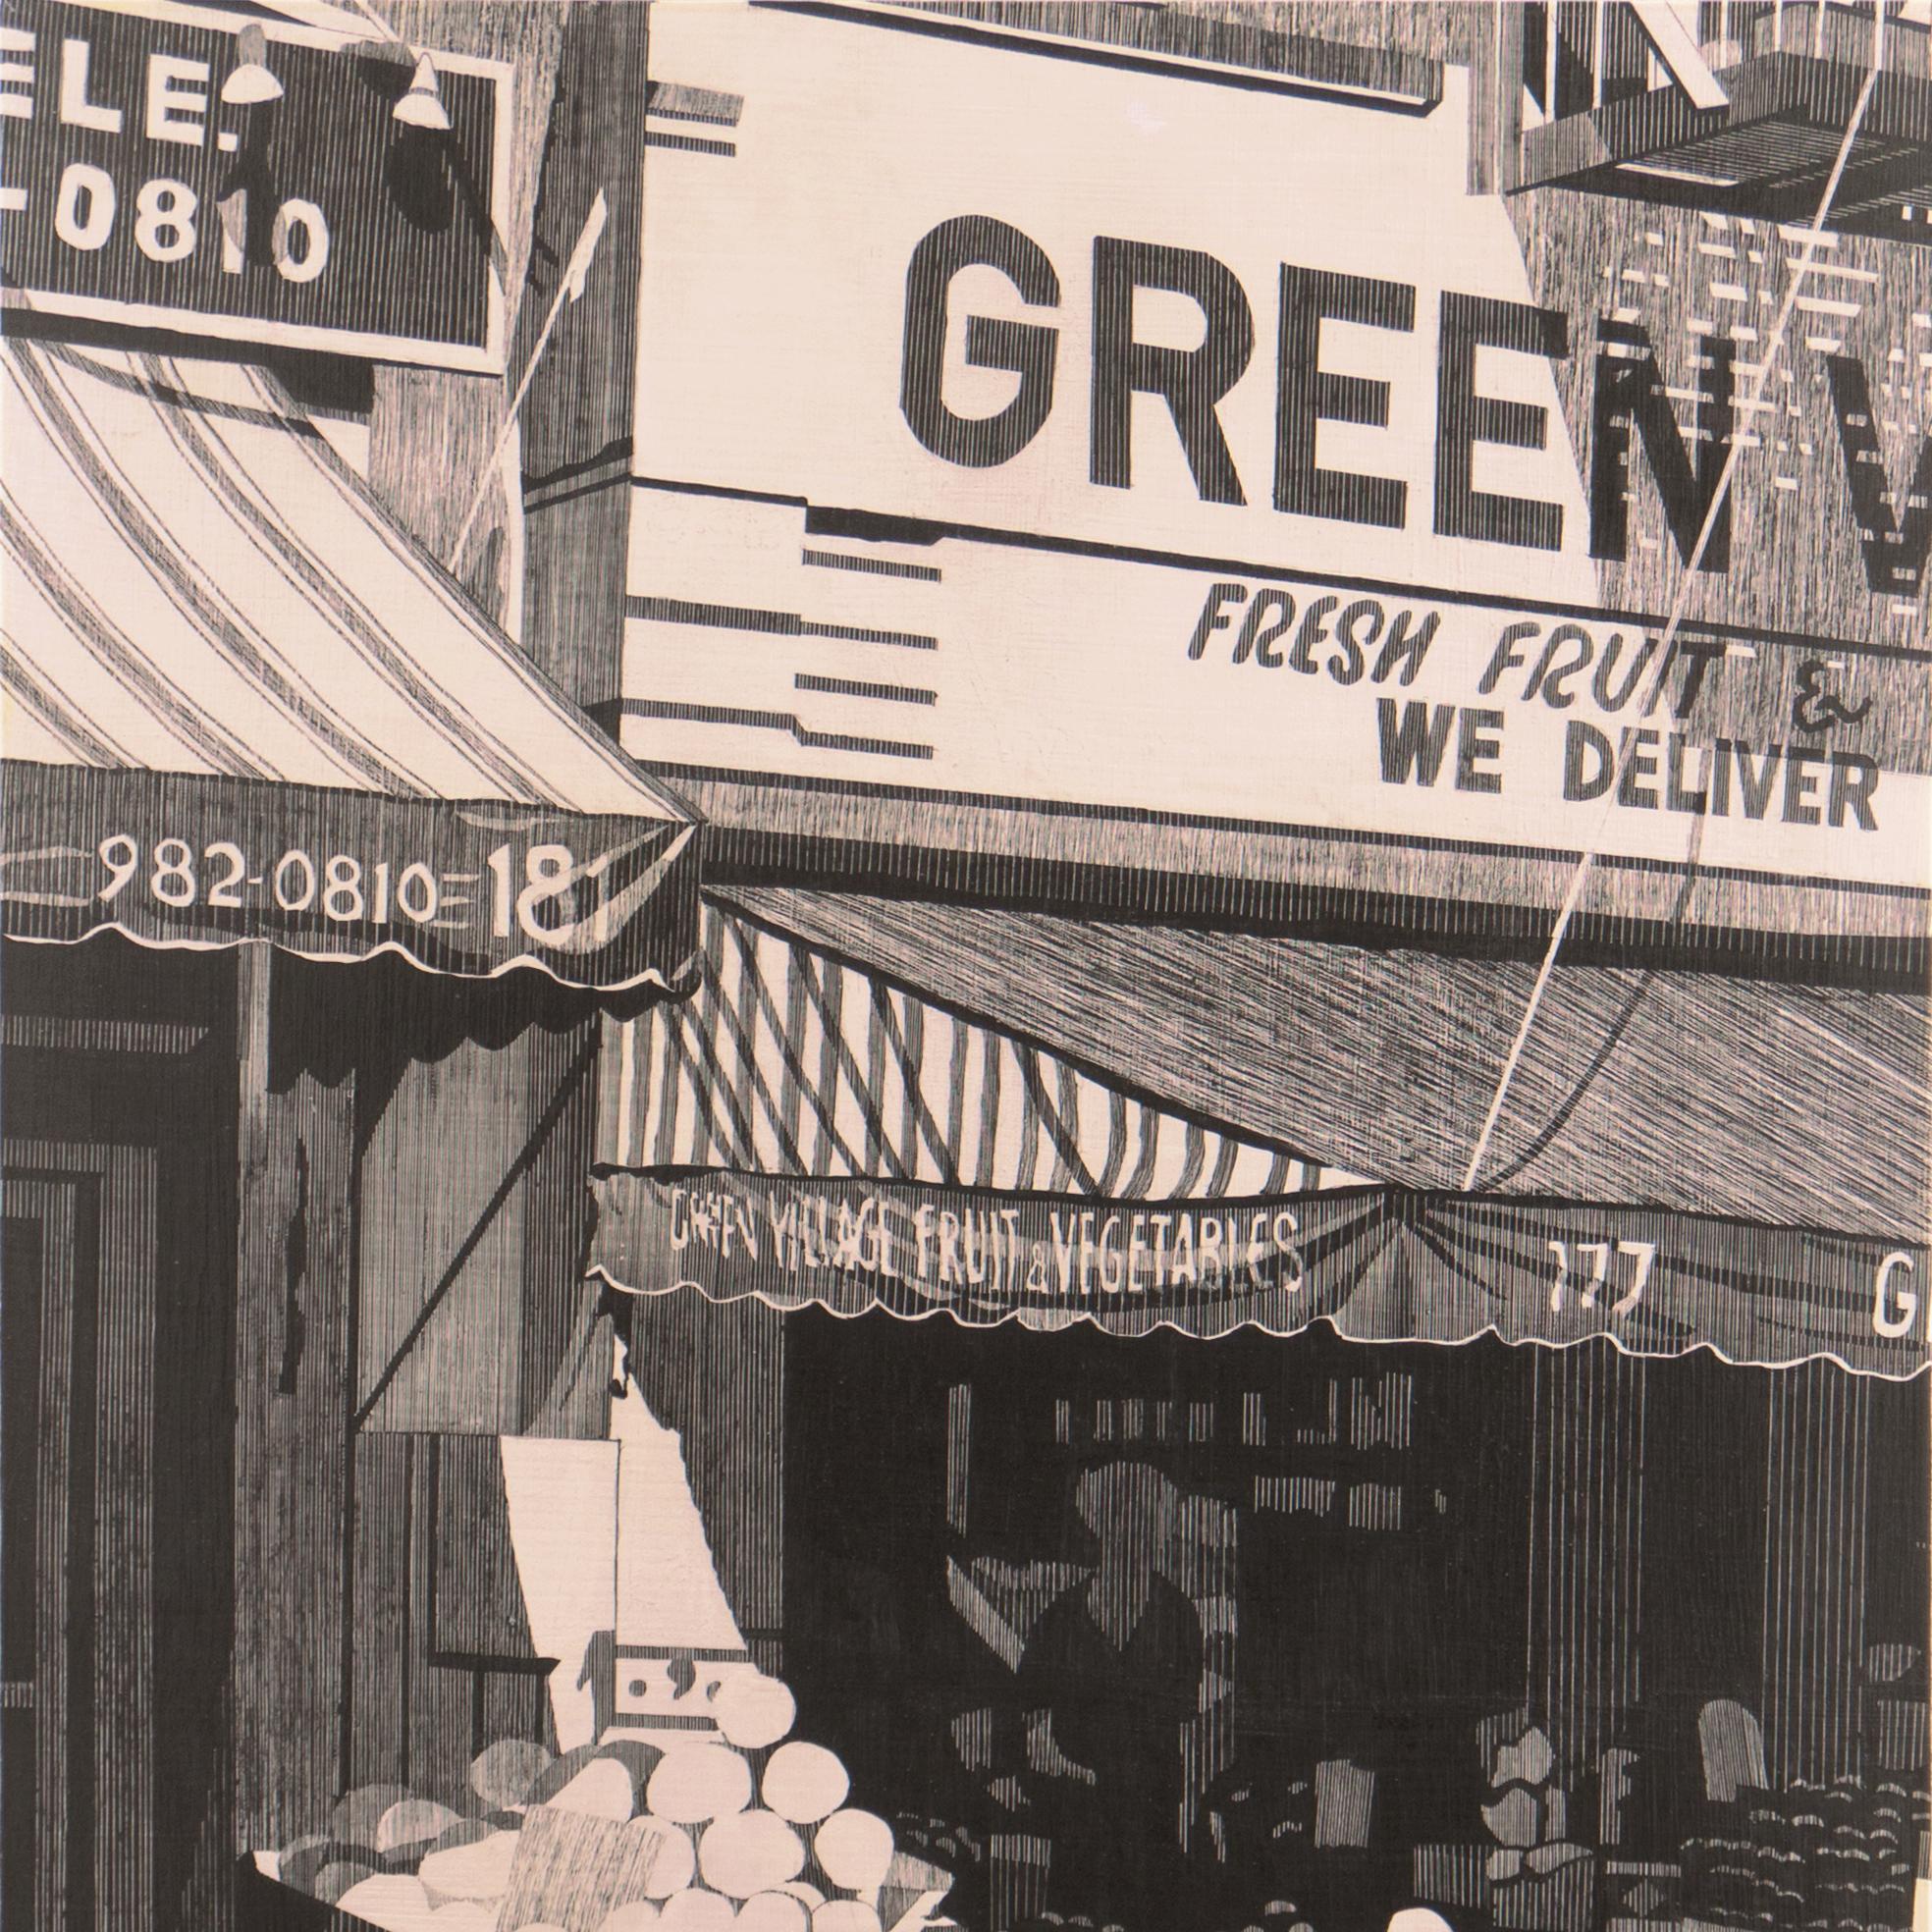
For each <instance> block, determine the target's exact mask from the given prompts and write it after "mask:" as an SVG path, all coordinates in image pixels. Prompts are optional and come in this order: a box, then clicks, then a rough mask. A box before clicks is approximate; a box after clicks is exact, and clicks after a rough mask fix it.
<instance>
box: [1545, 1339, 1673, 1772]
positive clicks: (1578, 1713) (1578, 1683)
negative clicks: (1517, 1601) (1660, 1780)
mask: <svg viewBox="0 0 1932 1932" xmlns="http://www.w3.org/2000/svg"><path fill="white" fill-rule="evenodd" d="M1648 1372H1649V1369H1648V1365H1647V1364H1645V1363H1644V1362H1642V1361H1640V1360H1638V1359H1637V1358H1635V1357H1632V1356H1627V1355H1625V1354H1623V1353H1622V1352H1621V1351H1619V1350H1616V1349H1612V1348H1608V1347H1600V1346H1597V1345H1595V1344H1588V1345H1585V1346H1583V1347H1582V1348H1569V1349H1538V1350H1537V1351H1536V1361H1535V1369H1534V1377H1535V1380H1534V1390H1535V1394H1534V1408H1533V1420H1532V1422H1531V1446H1530V1471H1531V1475H1530V1498H1529V1696H1530V1702H1531V1714H1532V1716H1533V1717H1534V1718H1535V1719H1536V1721H1537V1722H1539V1723H1540V1724H1542V1725H1543V1727H1544V1728H1545V1729H1546V1730H1547V1731H1548V1733H1549V1736H1550V1740H1551V1742H1552V1743H1553V1744H1554V1745H1555V1746H1556V1751H1557V1756H1558V1758H1559V1761H1561V1762H1563V1763H1565V1764H1570V1765H1583V1764H1587V1763H1590V1762H1593V1761H1594V1759H1595V1757H1596V1755H1597V1753H1598V1752H1599V1751H1600V1750H1601V1749H1602V1748H1603V1746H1604V1745H1605V1744H1610V1743H1612V1742H1613V1741H1614V1740H1615V1738H1616V1736H1617V1733H1618V1726H1619V1722H1620V1720H1621V1719H1622V1718H1623V1717H1624V1716H1625V1714H1626V1713H1627V1712H1629V1711H1630V1710H1632V1709H1633V1708H1634V1707H1635V1706H1636V1704H1637V1698H1638V1694H1639V1690H1640V1687H1639V1684H1638V1675H1637V1658H1638V1655H1639V1638H1640V1634H1641V1623H1642V1615H1643V1604H1642V1588H1641V1577H1642V1567H1643V1550H1642V1541H1643V1423H1644V1392H1645V1377H1646V1376H1647V1374H1648Z"/></svg>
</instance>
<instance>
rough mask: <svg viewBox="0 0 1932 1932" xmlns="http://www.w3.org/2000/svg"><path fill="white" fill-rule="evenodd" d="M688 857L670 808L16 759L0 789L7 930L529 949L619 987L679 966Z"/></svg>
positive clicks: (0, 866)
mask: <svg viewBox="0 0 1932 1932" xmlns="http://www.w3.org/2000/svg"><path fill="white" fill-rule="evenodd" d="M691 859H692V837H691V832H690V829H689V828H688V827H684V826H663V825H652V824H645V823H643V822H640V821H638V820H634V819H621V818H601V817H583V816H579V815H576V814H571V813H560V812H553V811H545V810H542V809H540V808H534V807H526V806H519V805H512V804H505V803H494V802H476V803H469V804H457V803H449V802H444V801H441V800H431V799H421V798H398V797H390V796H382V795H377V794H373V793H367V792H352V791H323V790H316V789H311V788H309V787H306V786H298V785H286V784H280V783H263V782H249V781H247V780H242V779H232V778H206V777H198V776H195V777H176V776H172V775H169V774H165V773H149V772H102V771H95V770H91V769H83V768H79V767H71V766H44V765H41V766H20V765H16V766H12V767H10V768H9V774H8V783H7V785H6V788H5V797H4V801H0V918H4V923H5V931H6V933H7V936H8V937H9V938H12V939H56V940H74V939H84V938H85V937H86V936H87V935H88V934H89V933H92V932H97V931H100V930H103V929H106V928H113V929H115V930H118V931H121V932H125V933H128V934H130V935H132V936H133V937H134V938H135V939H142V940H147V941H150V942H157V943H167V944H175V945H179V944H190V945H194V944H199V945H211V946H219V945H232V944H235V943H236V942H237V941H239V940H242V939H269V940H273V941H274V942H275V943H276V944H278V945H281V946H284V947H286V948H288V949H289V950H290V951H293V952H299V953H304V954H308V955H310V956H313V957H317V958H331V957H345V956H346V957H361V956H363V955H365V954H368V953H372V952H379V951H386V950H395V951H400V952H403V953H405V954H406V955H408V956H409V957H410V958H412V959H414V960H415V961H416V962H417V963H418V964H420V965H424V966H429V967H434V968H436V969H437V970H439V971H443V972H450V973H463V974H475V975H483V974H490V973H495V972H498V971H501V970H502V969H503V968H505V967H507V966H511V965H534V966H538V967H541V968H542V969H543V970H545V971H546V972H548V973H550V974H551V975H552V976H553V977H554V978H556V979H559V980H563V981H565V982H567V983H568V984H570V985H574V986H596V987H617V986H625V985H629V984H632V983H634V982H636V981H640V980H642V979H644V978H646V977H647V976H648V975H650V974H652V973H656V974H657V975H658V976H659V977H660V978H662V979H666V980H670V979H673V978H676V977H677V976H678V975H679V974H680V973H681V972H683V971H685V970H686V969H687V968H688V966H689V963H690V957H689V956H690V954H691V951H692V948H693V946H694V945H695V943H696V940H695V930H696V903H695V900H696V895H695V892H694V891H693V890H691V889H689V887H690V886H691V882H692V878H693V874H692V872H691ZM674 875H675V876H676V882H677V883H676V884H675V885H673V883H672V882H673V876H674Z"/></svg>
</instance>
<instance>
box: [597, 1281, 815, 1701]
mask: <svg viewBox="0 0 1932 1932" xmlns="http://www.w3.org/2000/svg"><path fill="white" fill-rule="evenodd" d="M632 1319H633V1328H632V1343H631V1361H632V1367H633V1368H634V1371H635V1373H636V1376H637V1381H638V1386H639V1388H640V1389H641V1390H642V1391H643V1394H644V1399H645V1400H646V1401H647V1402H648V1403H649V1404H650V1407H651V1413H652V1414H653V1415H654V1416H656V1417H657V1419H658V1420H659V1422H662V1423H663V1424H664V1426H665V1427H666V1428H669V1429H672V1430H674V1431H675V1432H676V1433H677V1434H678V1435H679V1436H680V1437H681V1438H682V1444H683V1455H684V1467H685V1471H686V1474H687V1475H688V1476H689V1477H690V1483H691V1495H692V1500H693V1501H694V1502H695V1503H696V1504H697V1506H698V1512H699V1514H700V1515H701V1516H702V1517H703V1519H704V1526H705V1534H706V1536H707V1538H708V1539H709V1541H710V1544H711V1553H712V1558H713V1561H714V1563H715V1564H716V1566H717V1571H718V1582H719V1585H720V1587H721V1588H722V1589H723V1590H724V1592H725V1601H726V1602H727V1603H728V1604H729V1605H730V1607H731V1614H732V1616H733V1617H734V1618H735V1619H736V1621H737V1625H738V1628H739V1630H740V1631H742V1632H743V1633H744V1636H745V1637H746V1640H747V1641H748V1642H751V1643H753V1644H754V1646H756V1645H757V1644H758V1643H759V1642H761V1641H764V1640H767V1639H770V1638H773V1637H776V1634H777V1633H778V1629H779V1627H780V1625H781V1624H782V1623H783V1621H784V1505H783V1488H784V1460H783V1447H784V1438H783V1431H782V1427H781V1421H782V1417H781V1397H782V1389H783V1375H784V1317H783V1316H782V1315H779V1314H778V1312H777V1311H776V1310H774V1309H769V1308H767V1307H766V1306H765V1305H764V1304H763V1303H762V1302H759V1301H756V1300H753V1299H746V1300H744V1301H740V1302H731V1303H728V1304H720V1303H716V1302H712V1301H710V1300H708V1299H707V1298H706V1297H704V1296H702V1295H694V1294H677V1295H654V1296H651V1297H649V1298H647V1299H645V1300H643V1301H641V1302H640V1303H639V1304H638V1306H637V1309H636V1312H635V1315H633V1317H632ZM760 1661H761V1662H762V1663H765V1664H766V1667H767V1668H772V1667H774V1666H773V1663H772V1660H770V1659H767V1658H764V1657H761V1659H760Z"/></svg>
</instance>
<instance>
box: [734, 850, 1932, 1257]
mask: <svg viewBox="0 0 1932 1932" xmlns="http://www.w3.org/2000/svg"><path fill="white" fill-rule="evenodd" d="M715 896H723V897H724V901H725V903H727V904H729V905H730V906H733V907H736V908H739V909H741V910H742V911H744V912H745V913H747V914H749V915H750V916H751V917H753V918H754V919H756V920H757V921H758V922H759V923H760V924H761V925H765V926H768V927H770V928H771V929H772V930H774V931H777V932H781V933H784V934H788V935H791V936H793V937H795V938H796V939H799V940H801V941H802V942H804V943H806V944H809V945H812V946H816V947H819V948H821V949H823V950H825V951H827V952H829V953H832V954H834V955H836V956H839V957H841V958H845V959H848V960H855V961H859V962H863V963H864V964H865V965H867V966H868V967H869V968H870V969H871V970H873V971H875V972H879V973H882V974H885V975H886V976H887V977H889V978H890V979H891V980H893V981H894V982H895V983H897V984H899V985H902V986H906V987H910V988H912V989H915V990H917V991H918V992H920V993H923V994H925V995H927V996H929V997H934V998H938V999H940V1000H942V1001H945V1002H947V1003H949V1004H951V1005H953V1006H955V1007H956V1008H958V1009H961V1010H963V1011H965V1012H968V1013H975V1014H997V1015H998V1016H999V1019H1000V1020H1001V1022H1002V1023H1003V1024H1004V1025H1006V1026H1008V1027H1010V1028H1012V1029H1013V1030H1014V1031H1015V1032H1017V1033H1020V1034H1023V1035H1025V1036H1027V1037H1029V1038H1030V1039H1033V1040H1035V1041H1038V1042H1040V1043H1042V1044H1043V1045H1045V1046H1047V1047H1050V1048H1052V1049H1053V1050H1055V1051H1058V1052H1061V1053H1065V1054H1067V1055H1069V1056H1071V1057H1073V1058H1076V1059H1078V1060H1080V1061H1081V1062H1083V1063H1084V1064H1086V1065H1088V1066H1090V1067H1094V1068H1098V1069H1102V1070H1105V1072H1106V1073H1107V1074H1108V1075H1109V1076H1110V1077H1112V1078H1115V1079H1118V1080H1120V1081H1122V1082H1124V1083H1131V1084H1134V1085H1137V1086H1138V1087H1140V1088H1142V1089H1144V1090H1146V1091H1149V1092H1152V1093H1154V1094H1157V1095H1159V1096H1161V1097H1163V1098H1164V1099H1165V1100H1168V1101H1169V1102H1170V1103H1172V1104H1174V1105H1176V1106H1180V1107H1188V1108H1195V1109H1198V1110H1200V1111H1202V1112H1204V1113H1207V1114H1210V1115H1212V1116H1213V1117H1214V1118H1216V1119H1220V1120H1224V1121H1232V1122H1236V1123H1239V1125H1240V1127H1241V1128H1242V1129H1243V1130H1245V1131H1247V1132H1249V1133H1251V1134H1254V1135H1256V1136H1258V1137H1263V1138H1269V1139H1276V1138H1278V1139H1281V1140H1283V1141H1286V1142H1287V1143H1289V1144H1290V1145H1292V1146H1293V1147H1294V1148H1296V1149H1297V1151H1298V1152H1302V1153H1304V1154H1307V1156H1308V1157H1309V1158H1311V1159H1313V1160H1316V1161H1319V1162H1321V1163H1323V1164H1324V1165H1328V1166H1335V1167H1340V1168H1344V1169H1347V1170H1350V1171H1352V1172H1353V1173H1355V1174H1358V1175H1367V1176H1372V1177H1373V1178H1375V1179H1377V1180H1381V1181H1386V1182H1390V1183H1393V1184H1395V1185H1399V1186H1401V1187H1404V1188H1408V1189H1414V1190H1422V1191H1431V1190H1460V1189H1461V1188H1462V1187H1463V1185H1464V1181H1465V1177H1466V1173H1467V1168H1468V1163H1469V1160H1470V1157H1471V1155H1472V1153H1473V1151H1474V1150H1475V1148H1476V1143H1477V1140H1478V1137H1479V1135H1480V1131H1481V1125H1482V1121H1483V1117H1484V1114H1485V1112H1486V1111H1487V1108H1488V1105H1489V1102H1490V1100H1491V1097H1492V1096H1493V1094H1494V1092H1495V1089H1496V1084H1497V1079H1498V1076H1499V1074H1500V1072H1501V1070H1502V1067H1503V1065H1504V1062H1505V1060H1506V1058H1507V1056H1508V1053H1509V1050H1510V1045H1511V1042H1512V1040H1513V1039H1514V1037H1515V1034H1516V1030H1517V1026H1518V1023H1519V1021H1520V1020H1521V1019H1522V1017H1523V1013H1524V1010H1525V1004H1526V1002H1527V1001H1528V999H1529V993H1530V989H1531V985H1532V983H1533V982H1534V979H1535V976H1536V964H1535V962H1534V961H1533V960H1521V959H1484V958H1471V957H1467V956H1455V955H1450V954H1447V953H1441V952H1428V951H1423V950H1421V949H1412V948H1376V947H1368V946H1362V945H1345V944H1339V943H1328V942H1322V941H1317V940H1310V939H1275V938H1259V937H1254V936H1249V935H1241V934H1230V933H1217V932H1201V931H1182V930H1178V929H1175V928H1171V927H1152V926H1128V925H1122V924H1114V923H1103V922H1100V921H1093V920H1074V919H1063V918H1054V917H1049V916H1047V915H1045V914H1036V913H1026V912H1013V911H1003V910H997V909H992V908H985V907H972V906H959V905H944V904H935V903H915V902H912V901H909V900H890V899H884V898H878V897H865V896H861V895H859V894H853V893H833V892H817V891H793V890H778V889H754V888H750V887H745V888H739V887H732V888H731V889H730V891H729V892H728V894H727V895H715ZM1929 1048H1932V1029H1929V1028H1928V1011H1927V1006H1926V1002H1925V1000H1924V999H1923V998H1922V997H1921V996H1919V995H1917V994H1915V993H1890V992H1879V991H1873V990H1869V989H1866V988H1861V987H1856V986H1804V985H1790V984H1779V983H1774V982H1768V981H1763V980H1752V979H1746V978H1744V977H1742V976H1736V977H1734V976H1730V975H1726V974H1722V973H1714V972H1685V971H1669V970H1664V969H1657V968H1651V969H1638V968H1635V967H1620V966H1603V965H1574V966H1573V965H1567V964H1563V963H1559V964H1558V965H1557V967H1556V969H1555V971H1554V973H1553V975H1552V979H1551V983H1550V986H1549V988H1548V990H1547V992H1546V993H1545V996H1544V998H1543V1001H1542V1005H1541V1008H1540V1011H1539V1014H1538V1017H1537V1020H1536V1024H1535V1026H1534V1028H1533V1029H1532V1031H1531V1033H1530V1035H1529V1041H1528V1044H1527V1046H1526V1047H1525V1050H1524V1053H1523V1057H1522V1060H1521V1063H1520V1065H1519V1066H1518V1068H1517V1070H1516V1073H1515V1076H1514V1079H1513V1080H1512V1082H1511V1085H1510V1088H1509V1093H1508V1097H1507V1102H1506V1104H1505V1106H1504V1108H1503V1111H1502V1115H1501V1118H1500V1120H1499V1121H1498V1123H1497V1127H1496V1131H1495V1133H1494V1135H1493V1137H1492V1138H1491V1141H1490V1144H1489V1151H1488V1153H1487V1154H1486V1155H1485V1157H1484V1159H1483V1162H1482V1166H1481V1170H1480V1172H1479V1173H1478V1174H1477V1175H1476V1188H1477V1189H1478V1190H1479V1191H1481V1192H1483V1193H1485V1194H1510V1195H1522V1196H1529V1197H1541V1198H1555V1199H1564V1200H1583V1201H1602V1202H1616V1203H1623V1204H1627V1205H1631V1206H1641V1207H1665V1208H1674V1209H1679V1210H1683V1211H1686V1212H1690V1213H1698V1214H1715V1215H1721V1216H1725V1217H1729V1218H1733V1219H1738V1220H1748V1221H1757V1222H1764V1223H1767V1224H1770V1225H1774V1226H1787V1227H1817V1228H1835V1229H1841V1230H1845V1231H1847V1232H1851V1233H1858V1234H1865V1235H1870V1236H1872V1237H1874V1238H1879V1239H1885V1240H1888V1241H1893V1240H1898V1241H1904V1242H1905V1243H1906V1244H1908V1245H1909V1244H1911V1243H1916V1242H1920V1241H1923V1240H1924V1239H1925V1238H1926V1232H1927V1226H1928V1210H1927V1162H1926V1156H1925V1150H1926V1148H1927V1146H1928V1145H1932V1105H1929V1104H1928V1093H1927V1082H1926V1070H1927V1066H1928V1063H1929V1053H1928V1049H1929Z"/></svg>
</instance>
